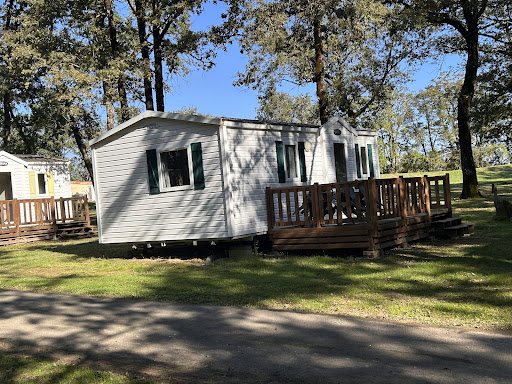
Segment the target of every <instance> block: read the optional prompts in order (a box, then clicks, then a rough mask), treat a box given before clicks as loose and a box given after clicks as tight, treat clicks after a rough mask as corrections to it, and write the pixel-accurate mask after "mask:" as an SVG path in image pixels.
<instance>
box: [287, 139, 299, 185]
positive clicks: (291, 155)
mask: <svg viewBox="0 0 512 384" xmlns="http://www.w3.org/2000/svg"><path fill="white" fill-rule="evenodd" d="M285 162H286V177H287V178H288V179H296V178H297V150H296V147H295V145H286V146H285Z"/></svg>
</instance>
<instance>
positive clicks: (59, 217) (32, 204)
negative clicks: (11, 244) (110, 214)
mask: <svg viewBox="0 0 512 384" xmlns="http://www.w3.org/2000/svg"><path fill="white" fill-rule="evenodd" d="M0 221H1V223H0V232H1V231H10V232H12V230H13V229H15V230H16V231H19V229H20V228H23V227H30V226H45V225H48V226H51V225H57V224H63V223H66V222H75V221H81V222H85V223H86V224H87V225H88V226H89V225H90V218H89V205H88V201H87V196H83V197H82V196H79V197H70V198H60V199H55V198H53V197H50V198H46V199H19V200H18V199H14V200H2V201H0Z"/></svg>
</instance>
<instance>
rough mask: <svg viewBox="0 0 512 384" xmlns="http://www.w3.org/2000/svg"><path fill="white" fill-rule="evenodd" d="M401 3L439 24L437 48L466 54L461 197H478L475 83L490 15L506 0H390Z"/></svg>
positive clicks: (492, 28)
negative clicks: (473, 121)
mask: <svg viewBox="0 0 512 384" xmlns="http://www.w3.org/2000/svg"><path fill="white" fill-rule="evenodd" d="M389 3H393V4H394V5H402V6H404V8H403V9H404V13H403V14H404V15H407V17H408V18H409V19H411V20H416V21H418V20H419V21H420V22H421V21H423V22H427V23H430V24H431V25H435V26H438V27H439V28H440V29H439V31H438V36H439V37H438V39H437V42H438V47H439V48H440V49H441V50H444V51H448V52H459V53H463V54H464V55H465V72H464V81H463V83H462V86H461V89H460V92H459V95H458V106H457V123H458V130H459V131H458V140H459V147H460V157H461V167H462V174H463V186H462V193H461V198H469V197H478V196H480V193H479V189H478V178H477V174H476V167H475V161H474V158H473V151H472V145H471V129H470V121H471V107H472V102H473V97H474V95H475V90H476V86H477V79H478V77H477V76H478V70H479V67H480V64H481V62H480V56H481V50H482V47H483V46H484V45H485V43H486V42H488V41H489V39H491V40H492V39H493V38H494V37H495V36H496V34H497V29H496V26H497V25H496V22H495V20H492V15H494V14H496V12H500V11H501V9H502V8H503V7H506V5H507V3H508V1H505V0H474V1H467V0H455V1H453V0H436V1H435V0H421V1H417V0H414V1H412V0H411V1H409V0H405V1H403V0H398V1H389Z"/></svg>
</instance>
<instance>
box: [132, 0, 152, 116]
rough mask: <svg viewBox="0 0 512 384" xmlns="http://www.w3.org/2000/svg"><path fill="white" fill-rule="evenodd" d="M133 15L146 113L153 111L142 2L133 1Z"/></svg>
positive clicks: (149, 63) (139, 0)
mask: <svg viewBox="0 0 512 384" xmlns="http://www.w3.org/2000/svg"><path fill="white" fill-rule="evenodd" d="M135 13H136V15H135V16H136V18H137V30H138V34H139V43H140V46H141V48H140V50H141V52H140V53H141V56H142V61H143V66H144V68H143V70H144V75H143V76H144V96H145V103H146V110H147V111H154V110H155V107H154V104H153V87H152V84H151V61H150V59H149V46H148V39H147V37H146V19H145V12H144V6H143V4H142V0H135Z"/></svg>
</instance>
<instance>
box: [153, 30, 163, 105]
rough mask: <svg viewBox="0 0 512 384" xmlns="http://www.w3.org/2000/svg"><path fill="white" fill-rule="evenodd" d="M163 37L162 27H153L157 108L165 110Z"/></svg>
mask: <svg viewBox="0 0 512 384" xmlns="http://www.w3.org/2000/svg"><path fill="white" fill-rule="evenodd" d="M162 38H163V36H162V35H161V33H160V29H159V28H158V27H157V26H154V27H153V55H154V59H155V95H156V110H157V111H161V112H165V101H164V76H163V59H162Z"/></svg>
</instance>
